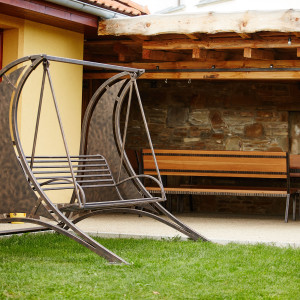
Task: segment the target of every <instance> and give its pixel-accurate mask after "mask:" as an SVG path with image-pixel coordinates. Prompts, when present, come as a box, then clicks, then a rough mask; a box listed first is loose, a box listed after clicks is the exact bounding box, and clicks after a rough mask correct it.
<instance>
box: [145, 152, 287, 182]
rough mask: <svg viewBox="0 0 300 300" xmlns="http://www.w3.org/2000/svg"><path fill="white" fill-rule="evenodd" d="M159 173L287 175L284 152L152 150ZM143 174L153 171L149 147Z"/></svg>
mask: <svg viewBox="0 0 300 300" xmlns="http://www.w3.org/2000/svg"><path fill="white" fill-rule="evenodd" d="M155 155H156V160H157V163H158V167H159V170H160V174H161V175H180V176H215V177H247V178H249V177H252V178H287V176H288V175H287V174H288V172H287V168H288V157H287V153H285V152H258V151H251V152H250V151H200V150H155ZM142 156H143V169H144V173H145V174H149V175H156V170H155V164H154V160H153V158H152V155H151V150H149V149H144V150H143V152H142Z"/></svg>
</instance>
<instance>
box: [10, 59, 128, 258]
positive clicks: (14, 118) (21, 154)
mask: <svg viewBox="0 0 300 300" xmlns="http://www.w3.org/2000/svg"><path fill="white" fill-rule="evenodd" d="M43 61H45V58H44V57H38V58H37V59H36V60H35V61H34V62H33V63H32V65H31V66H30V67H29V68H28V69H27V70H26V72H25V73H24V75H23V76H22V78H21V80H20V81H19V84H18V87H17V90H16V92H15V96H14V98H13V100H12V110H11V115H12V118H11V122H12V124H11V125H12V131H13V136H14V141H15V145H16V149H17V152H18V155H19V157H20V162H21V164H22V167H23V169H24V171H25V172H26V174H27V176H28V177H29V179H30V180H31V182H32V184H33V185H34V187H35V189H36V191H37V192H38V194H39V195H40V197H41V198H42V199H43V200H44V201H45V203H47V205H48V206H49V207H50V208H51V210H52V211H54V212H55V215H56V216H57V217H58V219H59V220H60V221H62V222H63V223H64V224H66V225H68V226H69V227H70V228H71V229H72V230H73V231H74V232H75V233H76V234H78V236H79V237H81V239H82V240H84V241H85V242H87V243H88V244H90V245H91V246H92V247H95V248H97V254H99V255H101V256H103V257H105V258H106V259H108V260H109V261H111V262H117V263H125V264H127V262H126V261H124V260H123V259H122V258H120V257H119V256H117V255H116V254H114V253H112V252H110V251H109V250H107V249H106V248H105V247H103V246H102V245H100V244H99V243H97V242H96V241H95V240H93V239H92V238H90V237H89V236H88V235H87V234H85V233H84V232H83V231H81V230H80V229H79V228H78V227H76V226H75V225H74V224H73V223H72V222H71V221H70V220H69V219H68V218H67V217H66V216H65V215H64V214H63V213H61V212H60V211H59V210H58V209H57V207H56V205H54V204H53V203H52V201H51V200H50V199H49V197H48V196H47V195H46V194H45V192H44V191H43V189H42V188H41V187H40V185H39V184H38V183H37V181H36V179H35V176H34V174H33V172H32V170H31V169H30V167H29V165H28V163H27V161H26V156H25V154H24V151H23V148H22V146H21V140H20V135H19V130H18V124H17V120H18V104H19V100H20V95H21V92H22V90H23V87H24V85H25V83H26V81H27V79H28V77H29V76H30V74H31V73H32V72H33V71H34V69H36V67H38V65H40V64H41V63H42V62H43ZM28 186H29V184H28ZM94 252H95V251H94Z"/></svg>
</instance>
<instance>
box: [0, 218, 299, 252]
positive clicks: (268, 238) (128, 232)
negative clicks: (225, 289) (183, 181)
mask: <svg viewBox="0 0 300 300" xmlns="http://www.w3.org/2000/svg"><path fill="white" fill-rule="evenodd" d="M177 217H178V218H179V219H180V220H181V221H183V222H184V223H185V224H187V225H188V226H190V227H191V228H193V229H195V230H196V231H198V232H199V233H200V234H202V235H203V236H205V237H206V238H208V239H209V240H211V241H213V242H216V243H222V244H226V243H229V242H236V243H265V244H274V245H277V246H292V247H299V248H300V220H297V221H292V220H290V221H289V223H284V220H283V217H281V218H279V217H273V218H266V217H261V216H256V217H253V216H251V217H247V216H241V217H236V216H232V215H231V216H226V215H217V216H208V215H199V214H198V215H196V214H182V215H177ZM290 219H291V218H290ZM24 226H27V227H28V226H30V227H32V225H28V224H27V225H25V224H24V225H19V224H18V225H11V224H10V225H4V224H0V230H5V229H13V228H16V227H24ZM78 226H79V227H80V228H82V229H83V230H84V231H85V232H88V233H91V234H93V235H97V236H102V237H133V238H143V237H146V238H154V239H161V238H172V237H178V236H179V237H181V238H183V239H185V236H184V235H183V234H182V233H180V232H177V231H176V230H174V229H172V228H170V227H168V226H166V225H164V224H162V223H160V222H157V221H155V220H152V219H150V218H147V217H141V218H140V217H138V216H135V215H125V214H116V215H101V216H96V217H92V218H90V219H86V220H84V221H82V222H80V223H78Z"/></svg>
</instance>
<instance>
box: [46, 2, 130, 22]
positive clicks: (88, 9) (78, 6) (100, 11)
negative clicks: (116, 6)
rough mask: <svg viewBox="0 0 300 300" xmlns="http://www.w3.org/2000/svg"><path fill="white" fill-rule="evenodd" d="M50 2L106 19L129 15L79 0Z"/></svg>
mask: <svg viewBox="0 0 300 300" xmlns="http://www.w3.org/2000/svg"><path fill="white" fill-rule="evenodd" d="M46 1H48V2H53V3H55V4H58V5H61V6H66V7H69V8H73V9H75V10H79V11H82V12H85V13H88V14H91V15H95V16H98V17H101V18H104V19H113V18H124V17H128V16H127V15H123V14H121V13H117V12H114V11H110V10H108V9H105V8H101V7H97V6H95V5H92V4H89V3H85V2H82V1H79V0H46Z"/></svg>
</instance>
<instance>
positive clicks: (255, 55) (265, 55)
mask: <svg viewBox="0 0 300 300" xmlns="http://www.w3.org/2000/svg"><path fill="white" fill-rule="evenodd" d="M244 57H246V58H252V59H262V60H273V59H274V53H273V52H272V51H270V50H261V49H253V48H245V49H244Z"/></svg>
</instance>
